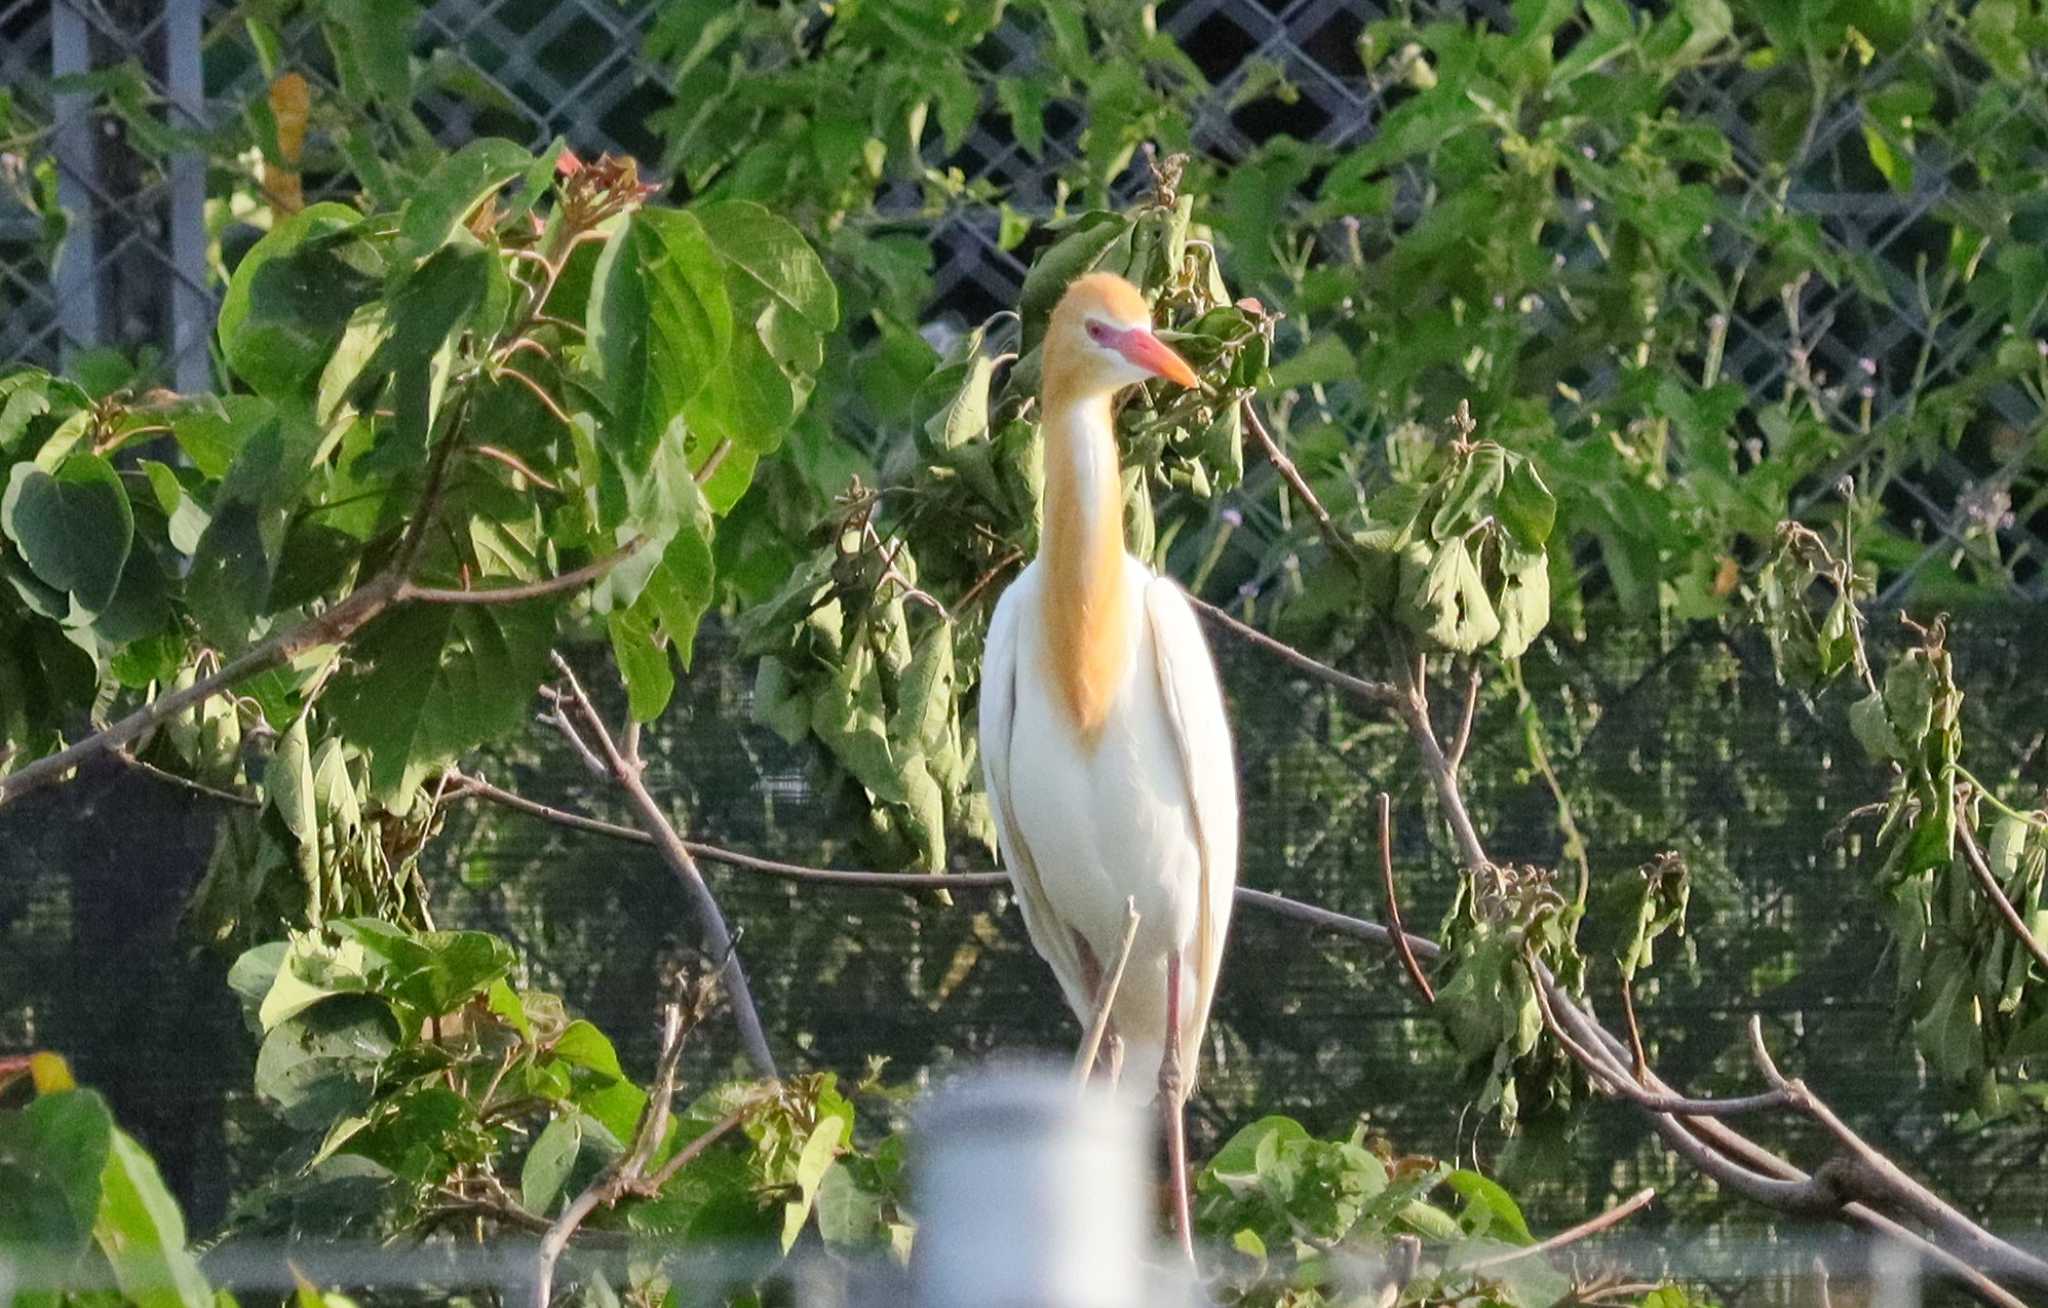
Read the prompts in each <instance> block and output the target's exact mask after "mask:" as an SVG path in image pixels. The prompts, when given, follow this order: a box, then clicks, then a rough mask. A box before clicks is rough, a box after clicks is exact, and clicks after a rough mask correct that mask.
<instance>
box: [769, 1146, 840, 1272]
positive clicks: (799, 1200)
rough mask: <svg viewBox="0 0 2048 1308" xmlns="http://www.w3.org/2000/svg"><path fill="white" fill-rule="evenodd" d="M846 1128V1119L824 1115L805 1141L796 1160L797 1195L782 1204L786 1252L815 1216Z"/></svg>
mask: <svg viewBox="0 0 2048 1308" xmlns="http://www.w3.org/2000/svg"><path fill="white" fill-rule="evenodd" d="M845 1130H846V1123H845V1122H844V1121H843V1120H842V1119H840V1118H838V1117H827V1118H823V1119H822V1120H820V1121H819V1122H818V1124H817V1125H816V1126H814V1127H812V1128H811V1134H810V1136H809V1138H807V1139H806V1140H805V1141H804V1147H803V1152H802V1153H801V1154H799V1155H798V1156H797V1162H796V1178H795V1179H796V1187H797V1194H796V1197H795V1198H793V1199H790V1200H787V1201H785V1202H784V1203H783V1205H782V1252H784V1253H788V1252H789V1251H790V1248H791V1247H792V1246H794V1245H795V1244H796V1238H797V1237H798V1236H799V1235H802V1234H803V1230H804V1223H805V1222H807V1221H809V1220H810V1217H811V1205H812V1204H814V1203H816V1202H817V1198H818V1186H819V1184H820V1183H821V1182H823V1181H824V1179H825V1170H826V1169H827V1168H829V1167H830V1166H832V1160H833V1159H834V1158H836V1157H838V1156H839V1140H840V1136H841V1134H842V1133H843V1132H844V1131H845Z"/></svg>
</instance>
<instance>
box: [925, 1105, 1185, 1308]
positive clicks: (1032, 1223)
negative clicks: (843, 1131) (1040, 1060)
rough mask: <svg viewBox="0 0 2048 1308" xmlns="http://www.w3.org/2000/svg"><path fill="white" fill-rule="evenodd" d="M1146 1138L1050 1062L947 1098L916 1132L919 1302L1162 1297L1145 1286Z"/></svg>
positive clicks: (940, 1305)
mask: <svg viewBox="0 0 2048 1308" xmlns="http://www.w3.org/2000/svg"><path fill="white" fill-rule="evenodd" d="M1145 1139H1146V1137H1145V1135H1144V1132H1143V1131H1142V1129H1141V1126H1140V1119H1139V1114H1138V1113H1137V1112H1136V1110H1135V1109H1133V1108H1132V1107H1131V1106H1129V1105H1127V1104H1123V1103H1120V1102H1118V1101H1116V1100H1114V1099H1112V1098H1109V1097H1106V1096H1102V1095H1097V1094H1094V1093H1090V1094H1087V1095H1085V1096H1084V1095H1078V1094H1077V1093H1076V1092H1075V1088H1074V1084H1073V1081H1072V1079H1071V1078H1070V1077H1069V1076H1067V1075H1065V1074H1063V1073H1061V1072H1058V1071H1054V1070H1052V1069H1049V1068H1043V1067H1023V1066H1011V1067H1007V1068H1000V1069H996V1070H991V1071H985V1072H978V1073H974V1074H972V1075H970V1076H968V1077H964V1078H962V1080H960V1081H959V1082H957V1083H956V1084H954V1085H953V1086H950V1087H948V1088H947V1089H946V1090H944V1091H943V1092H941V1094H940V1095H939V1097H938V1098H937V1100H936V1101H935V1102H934V1103H933V1104H932V1106H931V1107H930V1108H929V1109H928V1110H927V1111H926V1113H925V1114H924V1116H923V1120H922V1121H921V1122H920V1123H919V1131H918V1149H919V1156H918V1165H917V1170H916V1180H917V1183H916V1190H915V1193H916V1196H917V1216H918V1221H919V1225H918V1233H917V1243H916V1245H915V1246H914V1252H913V1253H912V1255H911V1284H912V1301H913V1303H914V1304H915V1305H916V1308H961V1306H962V1305H965V1304H973V1305H975V1306H976V1308H1137V1306H1138V1305H1140V1304H1144V1305H1163V1304H1165V1303H1167V1302H1168V1301H1167V1300H1166V1299H1163V1298H1160V1297H1157V1295H1156V1294H1153V1293H1148V1291H1150V1290H1154V1289H1156V1287H1153V1286H1150V1285H1148V1281H1147V1268H1146V1265H1145V1254H1146V1253H1147V1251H1148V1247H1149V1244H1150V1240H1149V1236H1148V1230H1149V1226H1150V1222H1149V1220H1148V1219H1149V1216H1150V1214H1151V1212H1152V1202H1151V1194H1150V1187H1149V1186H1148V1185H1147V1184H1146V1178H1147V1176H1148V1174H1149V1172H1150V1170H1151V1169H1150V1165H1149V1164H1150V1154H1149V1153H1148V1152H1147V1150H1146V1149H1145V1148H1144V1144H1145ZM1181 1302H1185V1300H1181Z"/></svg>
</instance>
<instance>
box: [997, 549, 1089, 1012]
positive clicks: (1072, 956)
mask: <svg viewBox="0 0 2048 1308" xmlns="http://www.w3.org/2000/svg"><path fill="white" fill-rule="evenodd" d="M1025 583H1026V579H1025V578H1022V577H1020V578H1019V579H1018V580H1017V581H1016V582H1014V583H1012V584H1011V586H1010V588H1009V589H1008V590H1006V591H1004V592H1003V597H1002V599H1001V600H999V601H997V603H996V611H995V616H994V617H993V618H991V619H990V620H989V628H988V639H987V641H986V642H985V643H984V645H983V647H982V655H981V775H982V782H983V784H984V785H986V786H987V787H988V806H989V809H990V811H991V812H992V813H993V814H994V816H995V822H996V841H997V843H998V844H1000V845H1001V846H1002V850H1003V866H1004V868H1005V869H1007V870H1008V872H1009V874H1010V884H1011V885H1012V886H1013V887H1014V888H1015V889H1016V892H1017V908H1018V910H1019V911H1020V912H1022V913H1023V915H1024V929H1025V930H1026V931H1028V932H1029V933H1030V935H1031V943H1032V945H1033V946H1034V947H1035V948H1036V949H1037V950H1038V952H1039V955H1040V956H1041V957H1043V958H1044V959H1045V961H1046V962H1047V963H1049V964H1051V965H1052V970H1053V975H1054V976H1055V977H1057V978H1058V979H1059V983H1060V989H1061V990H1063V991H1065V992H1066V996H1067V1003H1068V1006H1069V1007H1071V1008H1072V1009H1073V1010H1074V1011H1075V1012H1076V1013H1080V1014H1083V1015H1084V1017H1083V1020H1084V1021H1085V1020H1086V1017H1085V1014H1087V1013H1088V1012H1089V1010H1090V1009H1091V1008H1092V1006H1093V1004H1094V996H1092V995H1090V994H1089V993H1088V981H1087V975H1086V972H1085V971H1084V970H1083V967H1082V964H1081V957H1080V952H1079V950H1078V949H1077V948H1076V946H1075V942H1074V933H1073V932H1072V931H1071V930H1070V929H1069V928H1068V927H1067V925H1066V924H1065V923H1064V922H1063V921H1062V920H1061V919H1060V917H1059V915H1058V914H1057V913H1055V912H1054V911H1053V907H1052V902H1051V901H1050V900H1049V899H1047V898H1046V894H1045V883H1044V882H1043V881H1041V880H1040V879H1039V875H1038V865H1037V864H1036V863H1035V862H1033V861H1032V858H1031V847H1030V846H1029V845H1026V844H1025V843H1024V833H1023V832H1022V831H1020V830H1019V829H1018V827H1017V822H1016V817H1015V814H1016V811H1017V810H1016V805H1015V804H1014V803H1013V802H1012V801H1011V798H1010V795H1011V791H1010V733H1011V729H1012V728H1013V727H1014V726H1015V724H1016V711H1017V611H1018V610H1019V609H1020V608H1022V607H1023V605H1024V604H1025V602H1026V601H1025V600H1024V599H1023V596H1024V594H1025V592H1026V591H1028V590H1031V589H1032V587H1030V586H1028V585H1027V584H1025Z"/></svg>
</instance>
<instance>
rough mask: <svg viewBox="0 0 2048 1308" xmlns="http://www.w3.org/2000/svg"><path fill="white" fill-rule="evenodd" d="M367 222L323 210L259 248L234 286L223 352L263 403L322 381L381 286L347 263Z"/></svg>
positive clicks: (273, 234) (223, 312) (346, 212)
mask: <svg viewBox="0 0 2048 1308" xmlns="http://www.w3.org/2000/svg"><path fill="white" fill-rule="evenodd" d="M362 221H363V219H362V215H361V214H358V213H357V212H356V211H355V210H354V209H351V208H349V207H348V206H347V205H344V204H332V203H328V204H316V205H312V206H310V207H309V208H307V209H305V210H303V211H301V212H299V213H297V214H294V215H293V216H292V217H290V218H289V219H287V220H285V221H284V222H283V223H280V224H279V225H278V226H277V227H275V228H272V229H271V231H270V234H269V235H267V236H265V237H264V238H263V239H262V240H260V241H258V242H256V244H255V246H254V247H252V248H251V249H250V251H249V253H247V254H246V255H244V256H242V262H241V263H240V264H238V265H236V267H235V275H234V277H233V278H232V279H231V280H230V281H229V282H228V291H227V296H226V298H225V299H224V300H223V301H222V302H221V309H220V324H219V332H220V344H221V352H222V353H223V354H224V355H226V356H227V361H228V366H229V367H230V368H232V369H234V371H235V374H236V375H237V376H239V377H240V378H241V379H242V380H243V381H245V382H247V383H249V385H250V387H251V388H252V389H254V390H255V391H256V392H257V393H258V394H259V395H266V396H270V397H272V398H281V397H285V396H289V395H291V394H294V393H296V392H297V391H298V390H299V389H300V387H301V385H302V384H303V383H304V382H306V381H307V380H308V379H310V378H313V377H316V376H318V375H319V373H320V370H321V369H322V368H324V367H325V366H326V364H327V359H328V356H330V355H331V354H333V352H334V348H335V346H336V344H337V343H338V342H339V341H340V339H341V334H342V331H343V329H344V328H345V327H346V326H347V325H348V320H349V316H350V315H351V314H353V313H354V312H355V310H356V306H358V305H360V304H362V303H363V302H364V301H366V300H368V299H370V298H371V297H372V296H374V295H375V294H376V293H377V289H378V288H377V283H376V281H375V279H374V278H372V277H371V276H369V275H368V274H367V273H365V272H364V271H363V270H362V269H360V268H358V267H357V266H355V265H354V264H353V263H351V262H349V261H348V260H346V259H344V258H343V257H342V250H341V247H342V245H343V244H344V243H345V241H346V240H347V239H348V237H349V236H350V235H351V234H353V233H354V232H355V231H356V230H357V228H358V227H359V226H360V225H361V223H362Z"/></svg>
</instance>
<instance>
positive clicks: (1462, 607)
mask: <svg viewBox="0 0 2048 1308" xmlns="http://www.w3.org/2000/svg"><path fill="white" fill-rule="evenodd" d="M1400 586H1401V592H1400V600H1399V604H1398V612H1399V616H1400V618H1401V621H1402V622H1403V623H1405V624H1406V625H1407V626H1408V627H1409V628H1410V629H1412V630H1414V631H1417V632H1420V633H1421V634H1422V635H1424V636H1427V637H1428V638H1429V639H1431V640H1432V641H1434V642H1436V644H1437V645H1438V647H1440V648H1442V649H1446V650H1453V651H1456V652H1457V653H1460V654H1470V653H1472V652H1473V651H1475V650H1477V649H1479V648H1481V647H1482V646H1484V645H1486V644H1487V643H1488V642H1490V641H1491V640H1492V639H1493V638H1494V637H1495V636H1497V635H1499V634H1500V615H1499V614H1497V613H1495V612H1494V608H1493V602H1492V601H1491V600H1489V599H1488V598H1487V596H1486V586H1485V583H1484V582H1483V581H1482V580H1481V578H1480V575H1479V566H1478V564H1477V563H1476V562H1475V561H1474V559H1473V557H1472V551H1471V550H1469V549H1467V548H1466V546H1465V542H1464V541H1462V540H1451V541H1447V542H1445V543H1443V544H1441V545H1438V546H1437V548H1436V552H1435V553H1434V554H1433V555H1432V554H1431V553H1430V552H1429V550H1428V549H1426V548H1424V547H1422V546H1419V545H1411V546H1410V547H1409V548H1408V549H1406V550H1404V551H1402V554H1401V581H1400Z"/></svg>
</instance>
